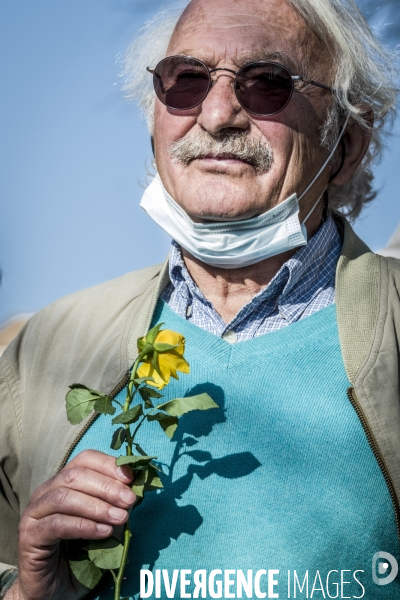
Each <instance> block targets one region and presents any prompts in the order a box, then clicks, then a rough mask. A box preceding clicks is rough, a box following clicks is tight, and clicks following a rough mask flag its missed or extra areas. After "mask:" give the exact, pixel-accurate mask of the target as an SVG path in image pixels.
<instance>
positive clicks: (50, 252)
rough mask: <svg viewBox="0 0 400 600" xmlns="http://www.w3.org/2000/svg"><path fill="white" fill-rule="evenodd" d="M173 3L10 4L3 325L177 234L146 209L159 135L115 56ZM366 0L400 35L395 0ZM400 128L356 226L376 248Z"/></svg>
mask: <svg viewBox="0 0 400 600" xmlns="http://www.w3.org/2000/svg"><path fill="white" fill-rule="evenodd" d="M163 4H164V3H163V2H162V1H161V0H85V1H84V2H82V0H57V1H56V2H55V1H54V0H36V1H35V2H32V0H12V2H11V1H8V2H2V3H0V62H1V73H2V86H1V87H2V93H1V95H0V131H1V146H0V173H1V177H0V198H1V215H0V217H1V218H0V268H1V270H2V271H3V282H2V285H1V287H0V322H2V321H4V320H5V319H7V318H8V317H10V316H12V315H14V314H17V313H21V312H34V311H36V310H39V309H40V308H42V307H43V306H45V305H46V304H48V303H50V302H52V301H53V300H55V299H56V298H58V297H60V296H63V295H65V294H68V293H71V292H73V291H76V290H78V289H81V288H83V287H87V286H91V285H94V284H96V283H100V282H101V281H105V280H107V279H110V278H112V277H117V276H118V275H121V274H123V273H126V272H127V271H130V270H133V269H136V268H140V267H144V266H146V265H149V264H153V263H155V262H159V261H162V260H163V259H164V258H165V256H166V254H167V252H168V245H169V240H168V238H167V236H166V235H165V234H164V233H163V232H162V231H161V230H159V228H158V227H157V226H156V225H155V224H153V223H152V222H151V221H150V219H149V218H148V217H147V216H146V215H145V213H143V211H142V210H141V209H140V208H139V201H140V197H141V194H142V191H143V185H144V184H145V180H146V170H147V165H148V163H149V160H150V157H151V150H150V142H149V136H148V133H147V130H146V127H145V125H144V123H143V122H142V121H141V119H140V116H139V114H138V111H137V110H136V108H135V106H134V105H132V104H129V103H127V102H126V101H125V100H124V99H123V97H122V94H121V92H120V91H119V89H118V65H117V64H116V58H117V56H118V54H119V53H121V52H122V51H123V50H124V49H125V47H126V46H127V45H128V43H129V42H130V40H131V39H132V37H133V36H134V34H135V32H136V31H137V29H138V28H139V27H140V26H141V25H142V24H143V23H144V21H145V20H146V19H148V18H149V17H151V15H152V14H154V12H155V11H156V10H157V9H158V8H160V7H161V6H162V5H163ZM364 4H365V9H366V10H368V11H369V17H370V19H371V21H372V22H373V23H374V24H375V25H377V24H378V25H379V26H380V28H381V29H382V26H385V28H384V31H385V35H386V36H387V37H388V39H389V38H390V41H391V43H392V44H394V43H395V42H396V39H397V36H398V35H399V32H398V27H397V24H396V23H395V22H394V21H393V18H392V14H391V13H390V7H392V8H394V2H393V1H389V2H387V3H386V4H387V5H388V7H387V8H386V7H384V8H381V5H380V4H379V3H378V4H377V3H376V2H372V1H370V0H365V2H364ZM393 14H395V13H394V12H393ZM388 23H389V24H388ZM390 23H392V24H390ZM393 23H394V24H393ZM399 134H400V125H399V124H398V123H396V125H395V127H394V130H393V132H392V135H391V138H389V139H388V149H387V151H386V152H385V154H384V158H383V161H382V163H381V165H380V166H379V167H378V168H377V170H376V173H377V184H378V188H379V189H380V190H381V191H380V194H379V197H378V198H377V200H376V201H375V203H374V204H373V205H371V207H369V208H368V209H367V210H366V211H365V213H364V215H363V216H362V217H361V219H360V220H359V222H358V223H357V225H356V230H357V232H358V233H359V234H360V235H361V236H362V237H363V238H364V239H365V241H366V242H367V243H368V244H370V246H371V247H372V248H373V249H378V248H380V247H382V246H384V245H385V244H386V242H387V240H388V238H389V237H390V235H391V234H392V233H393V231H394V229H395V228H396V226H397V224H398V222H399V221H400V206H399V202H398V196H399V193H398V186H399V180H400V136H399Z"/></svg>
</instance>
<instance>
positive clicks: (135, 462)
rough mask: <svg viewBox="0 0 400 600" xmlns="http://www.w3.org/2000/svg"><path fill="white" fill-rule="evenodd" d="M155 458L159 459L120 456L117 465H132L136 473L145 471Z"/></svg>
mask: <svg viewBox="0 0 400 600" xmlns="http://www.w3.org/2000/svg"><path fill="white" fill-rule="evenodd" d="M153 458H157V456H119V457H118V458H117V460H116V463H117V467H121V466H122V465H130V466H131V467H132V469H134V470H135V471H144V470H145V469H147V465H149V464H150V462H151V461H152V460H153Z"/></svg>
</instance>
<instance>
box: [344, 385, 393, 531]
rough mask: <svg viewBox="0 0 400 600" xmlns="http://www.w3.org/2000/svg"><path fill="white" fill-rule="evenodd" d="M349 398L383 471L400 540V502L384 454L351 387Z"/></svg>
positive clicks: (348, 391)
mask: <svg viewBox="0 0 400 600" xmlns="http://www.w3.org/2000/svg"><path fill="white" fill-rule="evenodd" d="M347 396H348V398H349V400H350V402H351V404H352V406H353V408H354V410H355V411H356V413H357V416H358V418H359V419H360V423H361V425H362V427H363V429H364V432H365V435H366V436H367V440H368V443H369V445H370V446H371V449H372V452H373V453H374V456H375V458H376V460H377V463H378V465H379V468H380V469H381V471H382V474H383V477H384V478H385V481H386V485H387V487H388V489H389V493H390V496H391V498H392V503H393V508H394V514H395V519H396V528H397V534H398V536H399V538H400V504H399V500H398V498H397V494H396V490H395V487H394V484H393V480H392V478H391V476H390V473H389V470H388V468H387V466H386V463H385V459H384V458H383V455H382V452H381V450H380V449H379V446H378V443H377V441H376V439H375V436H374V434H373V433H372V431H371V429H370V426H369V424H368V421H367V418H366V416H365V414H364V411H363V409H362V407H361V405H360V403H359V401H358V398H357V396H356V393H355V390H354V388H353V387H349V389H348V390H347Z"/></svg>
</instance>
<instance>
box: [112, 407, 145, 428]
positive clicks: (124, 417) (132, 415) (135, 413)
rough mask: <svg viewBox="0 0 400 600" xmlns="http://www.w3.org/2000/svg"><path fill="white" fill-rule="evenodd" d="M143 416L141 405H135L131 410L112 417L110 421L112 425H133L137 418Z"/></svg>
mask: <svg viewBox="0 0 400 600" xmlns="http://www.w3.org/2000/svg"><path fill="white" fill-rule="evenodd" d="M142 414H143V408H142V405H141V404H137V405H136V406H134V407H133V408H130V409H129V410H127V411H126V412H122V413H120V414H119V415H118V416H116V417H114V419H113V420H112V424H113V425H119V424H123V425H130V424H131V423H135V422H136V421H137V420H138V419H139V417H140V416H141V415H142Z"/></svg>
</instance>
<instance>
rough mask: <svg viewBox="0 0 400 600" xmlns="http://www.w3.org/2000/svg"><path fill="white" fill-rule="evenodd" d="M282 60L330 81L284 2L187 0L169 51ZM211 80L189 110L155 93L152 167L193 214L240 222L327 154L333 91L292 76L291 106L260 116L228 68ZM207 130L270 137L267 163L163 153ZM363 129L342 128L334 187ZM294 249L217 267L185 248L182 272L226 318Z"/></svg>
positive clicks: (349, 165)
mask: <svg viewBox="0 0 400 600" xmlns="http://www.w3.org/2000/svg"><path fill="white" fill-rule="evenodd" d="M277 52H278V53H279V56H278V58H277V59H275V60H277V61H278V62H284V63H285V64H286V66H288V67H289V69H290V70H291V72H292V74H295V75H302V76H304V77H306V78H310V79H314V80H316V81H319V82H321V83H324V84H326V85H328V86H331V85H332V82H333V73H332V69H330V64H329V60H328V57H326V56H324V50H323V48H322V46H321V43H320V41H319V40H318V39H317V38H316V36H315V35H314V34H313V33H312V32H311V31H310V30H309V28H308V26H307V25H306V23H305V22H304V21H303V19H302V18H301V17H300V16H299V15H298V14H297V13H296V11H295V10H294V9H293V8H292V7H291V6H290V4H289V3H287V2H285V1H284V0H234V1H232V0H218V1H215V0H193V2H191V4H190V5H189V7H188V9H187V10H186V11H185V12H184V14H183V16H182V17H181V19H180V21H179V23H178V26H177V28H176V30H175V32H174V35H173V36H172V38H171V41H170V44H169V47H168V50H167V56H168V55H174V54H180V53H182V54H187V55H191V56H194V57H196V58H199V59H201V60H202V61H203V62H205V63H206V64H207V66H208V67H209V68H216V67H226V68H229V69H232V70H234V71H237V70H238V69H239V68H240V67H241V66H242V65H243V64H244V63H245V62H248V61H252V60H260V59H263V58H266V57H271V58H272V59H274V58H275V56H276V53H277ZM212 77H213V78H215V79H216V80H217V81H216V83H215V84H214V85H213V87H212V89H211V90H210V92H209V93H208V95H207V97H206V99H205V100H204V101H203V103H202V104H201V105H200V106H198V107H195V108H193V109H191V110H188V111H178V110H171V109H169V108H167V107H165V106H164V105H163V104H162V103H161V102H160V101H159V100H156V105H155V114H154V144H155V157H156V164H157V169H158V172H159V174H160V177H161V179H162V181H163V183H164V185H165V187H166V189H167V191H168V192H169V193H170V194H171V195H172V197H173V198H174V199H175V200H176V201H177V202H178V204H180V206H182V208H184V209H185V211H186V212H187V213H188V214H189V216H190V217H191V218H192V219H193V220H194V221H199V222H202V221H205V220H207V219H212V220H238V219H246V218H251V217H254V216H256V215H259V214H262V213H263V212H265V211H267V210H268V209H270V208H272V207H274V206H276V205H277V204H278V203H280V202H282V201H283V200H285V199H286V198H288V197H289V196H290V195H291V194H293V193H294V192H297V194H298V195H300V194H301V192H303V190H305V188H306V187H307V185H308V184H309V183H310V181H311V180H312V179H313V176H314V175H315V174H316V173H317V172H318V171H319V169H320V167H321V166H322V165H323V163H324V161H325V160H326V159H327V157H328V152H327V150H325V149H324V148H323V147H322V146H321V143H320V138H321V126H322V125H323V124H324V123H325V121H326V118H327V114H328V110H329V108H330V107H331V106H332V103H333V97H332V93H331V92H330V91H326V90H323V89H320V88H318V87H315V86H312V85H307V84H298V83H297V84H295V90H296V91H295V92H294V94H293V97H292V99H291V101H290V102H289V104H288V105H287V106H286V108H285V109H284V110H283V111H281V112H280V113H278V114H276V115H274V116H270V117H258V116H254V115H251V114H249V113H247V112H246V111H245V110H244V109H243V108H242V107H241V106H240V104H239V103H238V101H237V99H236V96H235V94H234V90H233V88H232V82H233V77H234V76H233V75H232V74H230V73H228V72H223V71H222V72H217V73H214V74H213V75H212ZM200 130H205V131H207V132H208V133H209V134H210V135H212V136H215V137H218V136H221V134H224V133H227V132H246V134H247V135H249V136H253V137H256V138H259V139H264V138H265V139H266V140H268V142H270V144H271V146H272V148H273V151H274V157H275V158H274V162H273V165H272V168H271V169H270V170H269V171H268V172H266V173H263V174H261V175H260V174H258V173H257V172H256V171H255V170H254V168H253V167H252V166H251V165H250V164H248V163H246V162H243V161H241V160H237V159H215V158H210V157H207V158H200V159H196V160H193V161H191V162H190V163H189V164H188V165H187V166H183V165H182V164H179V163H176V162H174V161H173V160H172V159H171V156H170V153H169V147H170V145H171V144H172V143H173V142H175V141H176V140H178V139H180V138H182V137H184V136H190V135H193V134H195V133H196V132H197V131H200ZM369 141H370V136H369V135H368V133H366V132H365V131H364V130H361V128H359V127H358V126H357V125H355V124H353V125H352V126H349V127H348V128H347V132H346V134H345V143H346V160H345V163H344V165H343V168H342V170H341V172H340V174H339V175H338V176H337V177H336V178H335V181H334V183H333V184H334V185H343V184H344V183H346V182H347V181H348V180H349V179H350V177H351V176H352V174H353V173H354V171H355V170H356V169H357V167H358V165H359V164H360V162H361V160H362V158H363V156H364V154H365V152H366V151H367V149H368V145H369ZM340 159H341V155H340V150H339V151H338V152H337V154H336V155H335V157H334V160H332V161H331V162H330V164H329V165H328V166H327V168H326V170H325V171H324V173H323V175H322V176H321V177H320V178H319V179H318V181H317V182H316V183H315V185H314V186H313V187H312V189H311V190H310V191H309V192H308V193H307V194H306V195H305V197H304V198H303V199H302V201H301V203H300V204H301V206H300V220H302V219H303V218H304V217H305V215H306V214H307V213H308V211H309V209H310V208H311V207H312V206H313V205H314V203H315V202H316V200H318V198H320V197H321V196H322V194H323V192H324V190H325V189H326V187H327V184H328V181H329V178H330V176H331V174H333V173H335V171H336V170H337V168H338V166H339V164H340ZM322 209H323V207H322V202H320V203H319V204H318V206H317V208H316V209H315V211H314V212H313V214H312V215H311V217H310V218H309V220H308V221H307V224H306V227H307V231H308V237H309V238H310V237H311V236H312V235H314V233H315V232H316V231H317V230H318V227H319V225H320V222H321V215H322ZM294 252H295V250H291V251H289V252H285V253H283V254H280V255H278V256H274V257H271V258H268V259H266V260H263V261H261V262H259V263H257V264H256V265H252V266H250V267H246V268H240V269H232V270H224V269H218V268H215V267H210V266H208V265H205V264H204V263H201V262H200V261H199V260H197V259H195V258H194V257H193V256H191V255H190V254H189V253H188V252H187V251H185V250H184V251H183V256H184V260H185V263H186V266H187V267H188V270H189V272H190V274H191V276H192V277H193V279H194V280H195V282H196V284H197V285H198V287H199V288H200V290H201V291H202V292H203V294H204V295H205V297H206V298H207V299H208V300H209V301H210V302H211V303H212V304H213V305H214V308H215V309H216V310H217V312H218V313H219V314H220V315H221V317H222V318H223V320H224V321H225V322H226V323H228V322H229V321H230V320H231V319H233V318H234V316H235V315H236V314H237V312H238V311H239V310H240V308H242V307H243V306H244V305H245V304H246V303H247V302H249V300H250V299H251V298H252V297H253V296H254V295H255V294H256V293H258V292H259V291H260V290H261V289H262V288H263V287H265V286H266V285H267V284H268V283H269V281H270V280H271V279H272V277H273V276H274V275H275V274H276V273H277V271H278V270H279V268H280V267H281V266H282V264H283V263H284V262H285V261H286V260H288V259H289V258H290V256H292V255H293V254H294Z"/></svg>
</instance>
